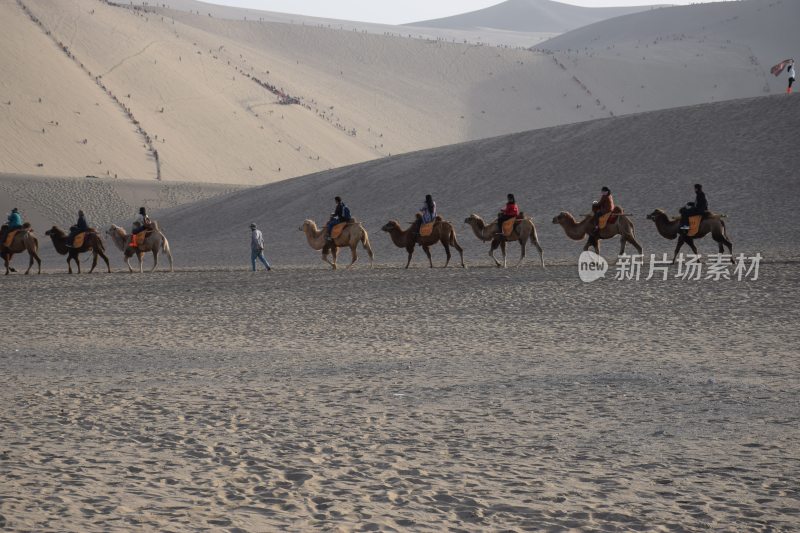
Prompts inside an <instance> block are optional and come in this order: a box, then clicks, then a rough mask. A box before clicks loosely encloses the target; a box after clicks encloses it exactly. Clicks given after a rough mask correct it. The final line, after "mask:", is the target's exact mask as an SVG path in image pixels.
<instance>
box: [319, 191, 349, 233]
mask: <svg viewBox="0 0 800 533" xmlns="http://www.w3.org/2000/svg"><path fill="white" fill-rule="evenodd" d="M334 200H336V209H334V211H333V214H331V218H330V220H328V224H327V225H326V226H325V228H326V233H325V240H326V241H328V242H331V241H332V240H333V239H331V230H333V227H334V226H335V225H336V224H339V223H341V222H350V221H351V220H353V217H351V216H350V208H349V207H347V206H346V205H345V203H344V202H343V201H342V199H341V197H339V196H337V197H336V198H334Z"/></svg>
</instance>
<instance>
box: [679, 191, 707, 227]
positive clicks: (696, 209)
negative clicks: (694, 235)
mask: <svg viewBox="0 0 800 533" xmlns="http://www.w3.org/2000/svg"><path fill="white" fill-rule="evenodd" d="M707 212H708V200H707V199H706V193H704V192H703V186H702V185H700V184H699V183H695V185H694V202H689V203H687V204H686V206H684V207H682V208H681V209H680V213H681V228H680V229H681V230H683V231H686V230H688V229H689V217H690V216H693V215H705V214H706V213H707Z"/></svg>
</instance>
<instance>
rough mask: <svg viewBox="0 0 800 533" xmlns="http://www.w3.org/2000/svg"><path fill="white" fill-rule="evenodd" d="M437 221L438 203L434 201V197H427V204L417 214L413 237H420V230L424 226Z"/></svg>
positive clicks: (427, 195) (428, 195)
mask: <svg viewBox="0 0 800 533" xmlns="http://www.w3.org/2000/svg"><path fill="white" fill-rule="evenodd" d="M434 220H436V202H434V201H433V196H431V195H430V194H426V195H425V203H424V204H422V208H421V209H420V210H419V213H418V214H417V220H416V222H415V223H414V228H413V229H412V230H411V234H412V236H413V237H415V238H416V237H417V236H418V235H419V232H420V229H421V228H422V225H423V224H429V223H431V222H433V221H434Z"/></svg>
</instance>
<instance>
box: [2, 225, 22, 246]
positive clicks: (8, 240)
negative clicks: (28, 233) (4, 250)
mask: <svg viewBox="0 0 800 533" xmlns="http://www.w3.org/2000/svg"><path fill="white" fill-rule="evenodd" d="M19 231H20V230H18V229H15V230H12V231H9V232H8V235H7V236H6V242H4V243H3V244H4V245H5V246H6V247H9V246H11V243H12V242H14V237H16V236H17V233H19Z"/></svg>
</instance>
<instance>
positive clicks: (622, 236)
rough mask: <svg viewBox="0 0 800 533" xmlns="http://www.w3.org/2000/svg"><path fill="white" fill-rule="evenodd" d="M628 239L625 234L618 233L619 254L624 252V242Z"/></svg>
mask: <svg viewBox="0 0 800 533" xmlns="http://www.w3.org/2000/svg"><path fill="white" fill-rule="evenodd" d="M627 242H628V241H627V240H626V239H625V235H622V234H620V236H619V255H622V254H624V253H625V243H627Z"/></svg>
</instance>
